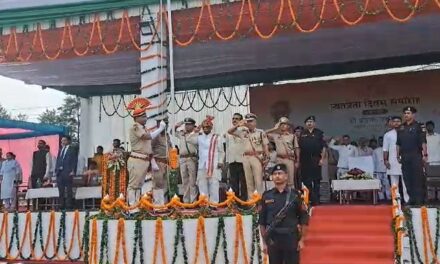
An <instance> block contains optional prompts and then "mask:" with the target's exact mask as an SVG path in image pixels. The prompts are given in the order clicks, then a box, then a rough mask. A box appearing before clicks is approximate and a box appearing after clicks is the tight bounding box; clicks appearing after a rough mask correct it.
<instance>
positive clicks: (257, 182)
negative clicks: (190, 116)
mask: <svg viewBox="0 0 440 264" xmlns="http://www.w3.org/2000/svg"><path fill="white" fill-rule="evenodd" d="M243 121H245V122H243ZM243 121H241V122H238V123H237V124H236V125H234V127H232V128H231V129H229V130H228V133H229V134H231V135H236V136H238V137H241V138H242V139H243V150H244V153H243V168H244V174H245V177H246V185H247V193H248V195H249V196H250V195H252V193H253V192H254V191H257V192H259V193H263V169H264V167H265V165H266V164H267V162H268V157H269V140H268V139H267V135H266V133H265V132H264V131H263V130H261V129H257V116H256V115H255V114H252V113H249V114H247V115H246V116H245V120H243Z"/></svg>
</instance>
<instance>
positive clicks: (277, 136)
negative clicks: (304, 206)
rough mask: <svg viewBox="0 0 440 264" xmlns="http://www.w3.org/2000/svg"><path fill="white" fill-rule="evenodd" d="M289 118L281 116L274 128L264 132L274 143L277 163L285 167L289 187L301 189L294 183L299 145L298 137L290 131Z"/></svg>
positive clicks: (297, 165) (297, 166)
mask: <svg viewBox="0 0 440 264" xmlns="http://www.w3.org/2000/svg"><path fill="white" fill-rule="evenodd" d="M290 131H291V130H290V124H289V119H288V118H287V117H281V118H280V120H279V121H278V123H277V124H276V125H275V127H274V128H272V129H270V130H267V131H266V134H267V137H268V138H269V140H270V141H273V142H274V143H275V147H276V152H277V163H282V164H284V165H286V167H287V174H288V175H289V180H288V182H287V184H288V185H289V187H295V188H296V189H301V186H298V185H296V182H297V181H296V178H295V169H297V168H299V157H300V151H299V145H298V138H297V137H296V136H295V134H293V133H291V132H290Z"/></svg>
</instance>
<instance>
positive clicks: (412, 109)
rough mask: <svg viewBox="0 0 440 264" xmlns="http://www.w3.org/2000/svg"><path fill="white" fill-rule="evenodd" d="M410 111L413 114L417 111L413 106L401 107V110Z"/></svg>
mask: <svg viewBox="0 0 440 264" xmlns="http://www.w3.org/2000/svg"><path fill="white" fill-rule="evenodd" d="M406 111H410V112H411V113H413V114H415V113H417V109H416V108H415V107H414V106H406V107H405V108H403V112H404V113H405V112H406Z"/></svg>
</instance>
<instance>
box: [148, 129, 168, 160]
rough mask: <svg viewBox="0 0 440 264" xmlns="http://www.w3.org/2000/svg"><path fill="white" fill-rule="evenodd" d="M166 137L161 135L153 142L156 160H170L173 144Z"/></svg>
mask: <svg viewBox="0 0 440 264" xmlns="http://www.w3.org/2000/svg"><path fill="white" fill-rule="evenodd" d="M167 137H168V136H165V135H162V134H161V135H159V136H157V137H156V138H155V139H153V140H152V141H151V146H152V147H153V157H155V158H162V159H166V158H168V156H167V154H168V149H170V148H171V142H170V139H169V137H168V138H167Z"/></svg>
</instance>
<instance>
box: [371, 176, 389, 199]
mask: <svg viewBox="0 0 440 264" xmlns="http://www.w3.org/2000/svg"><path fill="white" fill-rule="evenodd" d="M374 174H375V175H376V179H378V180H380V183H381V184H380V186H381V187H380V191H379V193H378V195H379V200H384V199H387V200H390V199H391V193H390V188H391V187H390V182H389V181H388V177H387V174H386V172H375V173H374Z"/></svg>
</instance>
